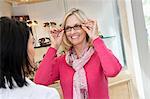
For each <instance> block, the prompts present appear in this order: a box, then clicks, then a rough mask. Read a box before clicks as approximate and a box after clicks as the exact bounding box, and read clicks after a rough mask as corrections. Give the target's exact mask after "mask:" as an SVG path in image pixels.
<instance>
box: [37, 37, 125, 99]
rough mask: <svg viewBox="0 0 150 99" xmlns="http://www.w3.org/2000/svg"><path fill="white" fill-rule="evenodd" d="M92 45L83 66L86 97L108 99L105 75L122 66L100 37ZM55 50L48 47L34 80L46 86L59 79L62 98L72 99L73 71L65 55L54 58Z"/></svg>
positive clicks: (115, 72) (114, 74) (107, 75)
mask: <svg viewBox="0 0 150 99" xmlns="http://www.w3.org/2000/svg"><path fill="white" fill-rule="evenodd" d="M93 46H94V48H95V52H94V54H93V55H92V57H91V59H90V60H89V62H87V63H86V65H85V66H84V68H85V72H86V78H87V84H88V99H109V95H108V81H107V77H114V76H116V75H117V74H118V73H119V72H120V70H121V68H122V66H121V65H120V63H119V61H118V60H117V58H116V57H115V56H114V55H113V54H112V53H111V51H110V50H108V49H107V48H106V46H105V44H104V42H103V41H102V40H101V38H96V39H95V40H94V41H93ZM56 52H57V50H56V49H54V48H49V50H48V52H47V53H46V55H45V57H44V59H43V61H42V62H41V64H40V66H39V69H38V70H37V72H36V75H35V79H34V82H35V83H37V84H42V85H46V86H47V85H49V84H52V83H53V82H54V81H56V80H60V84H61V87H62V90H63V96H64V99H72V98H73V75H74V72H75V71H74V69H73V68H72V67H71V66H69V65H68V64H67V63H66V61H65V55H62V56H60V57H57V58H56V57H55V55H56Z"/></svg>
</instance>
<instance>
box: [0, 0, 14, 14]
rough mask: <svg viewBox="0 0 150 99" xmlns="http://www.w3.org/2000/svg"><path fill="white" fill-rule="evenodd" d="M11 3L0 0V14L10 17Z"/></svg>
mask: <svg viewBox="0 0 150 99" xmlns="http://www.w3.org/2000/svg"><path fill="white" fill-rule="evenodd" d="M11 9H12V6H11V4H9V3H7V2H6V1H4V0H0V16H8V17H11V14H12V13H11Z"/></svg>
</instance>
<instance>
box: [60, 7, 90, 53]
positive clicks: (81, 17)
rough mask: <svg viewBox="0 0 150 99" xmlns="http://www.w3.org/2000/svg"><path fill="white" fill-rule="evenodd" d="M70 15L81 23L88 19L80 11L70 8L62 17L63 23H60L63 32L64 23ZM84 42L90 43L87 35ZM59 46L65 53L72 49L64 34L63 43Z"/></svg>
mask: <svg viewBox="0 0 150 99" xmlns="http://www.w3.org/2000/svg"><path fill="white" fill-rule="evenodd" d="M71 15H75V16H76V17H77V18H78V19H79V20H80V21H81V22H84V20H87V19H88V18H87V16H86V15H85V13H84V12H83V11H82V10H80V9H76V8H72V9H70V10H69V11H68V12H67V13H66V14H65V16H64V19H63V23H62V28H64V30H65V26H66V21H67V19H68V17H69V16H71ZM86 40H87V42H89V43H90V42H91V40H90V38H89V36H88V34H87V35H86ZM61 46H62V47H61V49H62V50H63V51H65V52H66V51H68V50H69V49H70V48H71V47H72V44H71V43H70V41H69V40H68V39H67V37H66V33H64V37H63V41H62V44H61Z"/></svg>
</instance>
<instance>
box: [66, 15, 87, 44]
mask: <svg viewBox="0 0 150 99" xmlns="http://www.w3.org/2000/svg"><path fill="white" fill-rule="evenodd" d="M65 31H66V37H67V39H68V40H69V41H70V42H71V43H72V44H73V46H76V45H79V44H82V43H83V42H86V32H85V31H84V30H83V29H82V28H81V21H80V20H79V19H78V18H77V17H76V16H75V15H71V16H69V17H68V19H67V20H66V25H65Z"/></svg>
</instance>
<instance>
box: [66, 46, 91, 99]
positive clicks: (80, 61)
mask: <svg viewBox="0 0 150 99" xmlns="http://www.w3.org/2000/svg"><path fill="white" fill-rule="evenodd" d="M93 53H94V49H93V47H90V48H85V49H84V50H83V52H82V54H81V55H80V57H79V58H77V55H76V54H75V50H74V49H71V50H69V51H68V53H67V54H66V62H67V64H69V65H70V66H72V67H73V69H74V70H75V74H74V76H73V99H88V86H87V80H86V73H85V70H84V65H85V64H86V63H87V62H88V61H89V60H90V58H91V56H92V55H93Z"/></svg>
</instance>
